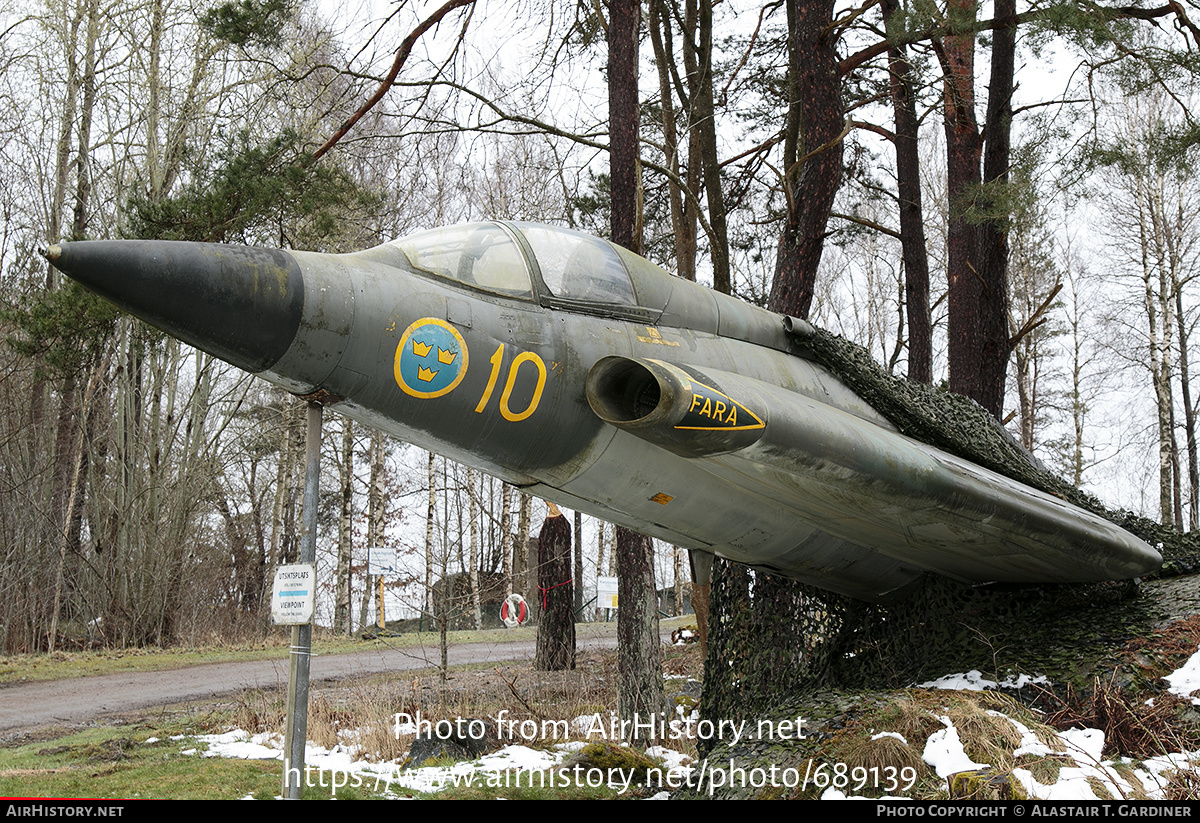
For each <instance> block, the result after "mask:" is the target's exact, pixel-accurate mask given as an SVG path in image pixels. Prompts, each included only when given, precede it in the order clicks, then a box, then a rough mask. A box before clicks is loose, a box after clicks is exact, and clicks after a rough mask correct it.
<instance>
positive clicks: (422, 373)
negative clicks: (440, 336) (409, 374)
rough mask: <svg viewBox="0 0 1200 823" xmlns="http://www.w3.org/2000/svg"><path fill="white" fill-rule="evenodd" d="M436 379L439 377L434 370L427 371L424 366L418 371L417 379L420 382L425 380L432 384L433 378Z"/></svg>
mask: <svg viewBox="0 0 1200 823" xmlns="http://www.w3.org/2000/svg"><path fill="white" fill-rule="evenodd" d="M425 348H426V349H428V348H429V347H428V346H426V347H425ZM435 377H437V372H436V371H434V370H433V369H427V368H425V367H424V366H420V367H419V368H418V369H417V379H418V380H424V381H425V382H426V383H431V382H433V378H435Z"/></svg>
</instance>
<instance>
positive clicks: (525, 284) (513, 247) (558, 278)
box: [393, 223, 637, 306]
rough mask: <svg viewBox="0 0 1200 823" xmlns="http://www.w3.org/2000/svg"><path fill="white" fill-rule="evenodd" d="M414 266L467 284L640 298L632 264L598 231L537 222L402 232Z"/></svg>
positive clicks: (597, 298)
mask: <svg viewBox="0 0 1200 823" xmlns="http://www.w3.org/2000/svg"><path fill="white" fill-rule="evenodd" d="M393 245H394V246H395V247H397V248H399V249H400V250H401V251H402V252H404V255H405V257H407V258H408V261H409V263H411V264H412V266H413V268H415V269H418V270H420V271H423V272H427V273H429V274H433V275H436V276H438V277H445V278H448V279H450V280H455V281H457V282H459V283H462V284H464V285H466V286H470V287H472V288H476V289H482V290H483V291H487V292H492V293H494V294H501V295H505V296H509V297H524V298H526V299H534V297H535V286H534V284H535V283H537V284H540V285H539V286H538V287H537V291H538V292H544V293H545V294H546V295H548V296H549V297H550V298H556V299H561V300H566V301H572V302H573V301H580V302H587V303H600V304H605V305H610V306H612V305H616V306H636V305H637V298H636V297H635V295H634V291H633V285H632V283H631V282H630V279H629V272H628V271H627V270H626V268H625V264H624V263H623V262H622V261H621V257H620V256H619V255H618V254H617V252H616V250H615V249H614V247H613V246H612V245H611V244H610V243H608V242H606V241H604V240H601V239H599V238H597V237H592V236H590V235H587V234H581V233H580V232H576V231H571V230H569V229H560V228H554V227H551V226H543V225H540V224H537V223H506V224H503V225H502V224H499V223H465V224H462V225H458V226H448V227H445V228H439V229H430V230H429V231H422V232H417V233H416V234H410V235H409V236H407V237H403V238H401V239H399V240H396V241H395V242H394V243H393Z"/></svg>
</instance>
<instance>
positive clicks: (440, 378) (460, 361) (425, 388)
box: [393, 317, 467, 398]
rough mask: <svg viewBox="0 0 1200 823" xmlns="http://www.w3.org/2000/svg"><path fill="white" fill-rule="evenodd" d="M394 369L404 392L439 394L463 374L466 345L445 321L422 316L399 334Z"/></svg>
mask: <svg viewBox="0 0 1200 823" xmlns="http://www.w3.org/2000/svg"><path fill="white" fill-rule="evenodd" d="M393 369H394V371H395V373H396V383H397V384H398V385H399V386H400V388H402V389H403V390H404V391H405V392H406V393H407V394H411V395H412V396H413V397H423V398H430V397H441V396H442V395H443V394H449V393H450V392H452V391H454V389H455V387H456V386H458V384H459V383H460V382H462V379H463V377H464V376H466V373H467V344H466V343H465V342H464V341H463V339H462V335H461V334H459V333H458V330H457V329H456V328H454V327H453V326H451V325H450V324H449V323H447V322H446V321H445V320H439V319H437V318H436V317H424V318H422V319H420V320H418V321H416V322H415V323H413V324H412V325H411V326H409V327H408V328H407V329H405V330H404V334H403V335H401V336H400V344H399V345H398V346H396V360H395V363H394V366H393Z"/></svg>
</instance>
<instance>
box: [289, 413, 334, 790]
mask: <svg viewBox="0 0 1200 823" xmlns="http://www.w3.org/2000/svg"><path fill="white" fill-rule="evenodd" d="M323 409H324V407H323V406H322V405H321V404H320V403H316V402H313V401H309V404H308V429H307V431H306V432H305V437H304V459H305V466H304V523H303V529H302V531H301V533H300V558H299V562H301V563H315V562H316V560H317V496H318V493H319V489H320V483H321V415H322V411H323ZM311 655H312V623H306V624H305V625H303V626H292V653H291V657H290V661H289V665H288V704H287V728H286V731H285V733H284V741H283V754H284V759H283V799H284V800H299V799H300V792H301V789H302V788H303V783H304V743H305V740H306V739H307V737H308V664H309V660H310V658H311Z"/></svg>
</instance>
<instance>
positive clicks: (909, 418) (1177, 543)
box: [805, 329, 1200, 574]
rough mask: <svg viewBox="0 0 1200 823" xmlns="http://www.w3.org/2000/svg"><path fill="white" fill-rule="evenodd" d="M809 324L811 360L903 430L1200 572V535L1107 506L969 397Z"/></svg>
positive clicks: (1183, 570)
mask: <svg viewBox="0 0 1200 823" xmlns="http://www.w3.org/2000/svg"><path fill="white" fill-rule="evenodd" d="M814 331H815V334H814V335H813V336H812V337H810V338H808V339H806V340H805V343H806V344H807V346H808V348H809V349H810V350H811V352H812V353H813V355H814V357H815V359H816V360H817V361H818V362H819V363H821V364H822V365H824V366H825V367H826V368H828V369H829V370H831V371H832V372H834V373H835V374H837V375H838V377H840V378H841V380H842V381H843V382H844V383H845V384H846V385H848V386H849V387H850V388H852V389H853V390H854V391H855V392H856V393H857V394H858V395H859V396H860V397H862V398H863V399H864V400H866V401H867V402H868V403H870V404H871V406H873V407H874V408H875V409H876V410H877V411H879V413H880V414H882V415H884V416H885V417H887V418H888V419H889V420H891V421H892V423H894V424H895V426H896V427H897V428H898V429H900V431H901V432H903V433H904V434H906V435H908V436H909V437H912V438H914V439H916V440H920V441H922V442H924V443H928V444H930V445H931V446H937V447H938V448H940V449H944V450H945V451H948V452H950V453H952V454H956V455H958V456H959V457H962V458H965V459H967V460H970V461H971V462H973V463H978V464H979V465H981V466H984V467H986V468H989V469H991V470H992V471H995V472H998V473H1000V474H1003V475H1006V476H1007V477H1011V478H1013V479H1014V480H1019V481H1021V482H1022V483H1024V484H1026V485H1028V486H1033V487H1034V488H1035V489H1041V490H1042V491H1044V492H1047V493H1048V494H1052V495H1054V496H1056V497H1059V498H1061V499H1063V500H1066V501H1068V502H1070V503H1073V504H1075V505H1076V506H1079V507H1080V508H1081V509H1087V510H1088V511H1090V512H1094V513H1095V514H1098V515H1100V516H1101V517H1103V518H1105V519H1107V520H1109V521H1111V522H1113V523H1116V524H1117V525H1118V526H1120V527H1121V528H1123V529H1125V530H1126V531H1129V532H1132V533H1133V534H1135V535H1137V536H1138V537H1140V538H1141V539H1143V540H1145V541H1146V542H1147V543H1149V544H1150V545H1152V546H1156V545H1158V544H1161V545H1162V548H1161V551H1162V554H1163V560H1164V563H1163V571H1161V572H1160V573H1159V574H1188V573H1192V572H1195V571H1200V534H1197V533H1196V532H1189V533H1186V534H1181V533H1180V532H1177V531H1175V529H1173V528H1170V527H1167V526H1161V525H1159V524H1158V523H1155V522H1154V521H1152V520H1148V519H1147V518H1145V517H1140V516H1138V515H1136V514H1134V513H1133V512H1129V511H1124V510H1118V511H1113V510H1111V509H1108V508H1106V507H1105V506H1104V505H1103V504H1102V503H1101V502H1100V501H1099V500H1097V499H1096V498H1095V497H1093V496H1092V495H1090V494H1087V493H1085V492H1082V491H1080V490H1079V489H1077V488H1075V487H1074V486H1072V485H1071V484H1070V483H1068V482H1066V481H1065V480H1063V479H1062V478H1061V477H1059V476H1057V475H1056V474H1054V473H1052V472H1050V471H1047V470H1046V469H1045V468H1044V467H1043V466H1041V465H1040V464H1038V463H1037V461H1035V460H1034V459H1033V458H1032V457H1031V456H1030V454H1029V453H1028V452H1027V451H1025V449H1024V448H1022V447H1021V445H1020V444H1019V443H1018V442H1017V441H1016V440H1015V439H1013V437H1012V436H1011V435H1010V434H1009V433H1008V432H1007V431H1005V429H1004V428H1003V427H1002V426H1001V425H1000V424H999V423H998V422H996V419H995V418H994V417H992V416H991V415H990V414H988V413H987V412H986V411H984V409H983V408H982V407H981V406H980V405H979V404H978V403H976V402H975V401H974V400H971V399H969V398H967V397H963V396H962V395H960V394H954V393H952V392H948V391H942V390H940V389H935V388H933V387H932V386H927V385H925V384H924V383H910V382H909V381H907V380H904V379H901V378H898V377H894V376H892V375H890V374H888V373H887V371H885V370H884V369H883V368H882V367H880V366H879V364H878V363H876V362H875V361H874V359H872V357H871V355H870V353H869V352H867V350H866V349H864V348H862V347H861V346H858V345H856V344H854V343H851V342H850V341H848V340H846V339H844V338H841V337H838V336H837V335H835V334H832V333H830V332H827V331H825V330H823V329H814Z"/></svg>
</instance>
